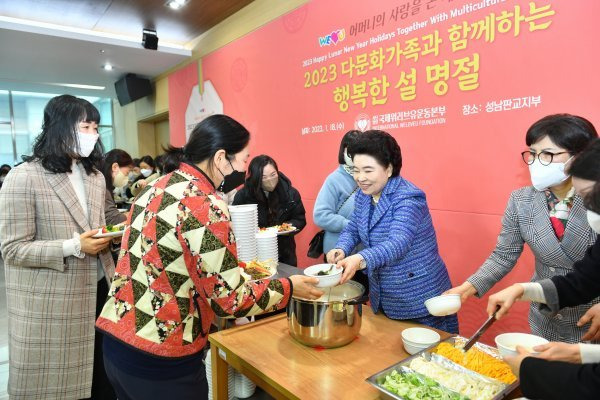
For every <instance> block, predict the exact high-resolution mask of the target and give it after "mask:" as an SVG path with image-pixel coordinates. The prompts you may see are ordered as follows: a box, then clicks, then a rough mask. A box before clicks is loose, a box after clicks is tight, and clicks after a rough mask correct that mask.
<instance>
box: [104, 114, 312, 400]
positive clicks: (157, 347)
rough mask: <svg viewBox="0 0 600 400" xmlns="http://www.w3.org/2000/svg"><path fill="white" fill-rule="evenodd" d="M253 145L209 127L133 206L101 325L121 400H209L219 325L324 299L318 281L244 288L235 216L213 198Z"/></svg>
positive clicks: (177, 151)
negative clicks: (208, 371)
mask: <svg viewBox="0 0 600 400" xmlns="http://www.w3.org/2000/svg"><path fill="white" fill-rule="evenodd" d="M249 141H250V134H249V133H248V131H247V130H246V128H244V127H243V126H242V125H241V124H239V123H238V122H237V121H235V120H233V119H232V118H230V117H228V116H225V115H213V116H210V117H208V118H206V119H205V120H203V121H202V122H200V123H199V124H198V125H197V126H196V127H195V128H194V130H193V132H192V134H191V136H190V140H189V142H188V143H187V144H186V145H185V146H184V147H183V148H170V149H169V151H168V154H169V156H170V157H179V158H180V159H181V161H182V162H181V164H180V165H179V168H178V169H176V170H175V171H172V172H171V173H169V174H167V175H165V176H163V177H161V178H159V179H157V180H155V181H154V182H151V183H148V185H147V186H146V187H145V188H144V189H143V190H142V191H141V192H140V193H139V195H138V196H137V198H136V200H135V203H134V205H133V207H132V211H131V212H130V215H129V220H128V223H129V225H130V226H129V228H128V229H127V230H126V231H125V234H124V236H123V242H122V243H123V244H122V248H121V254H120V257H119V262H118V265H117V268H116V272H115V277H114V279H113V281H112V285H111V288H110V291H109V298H108V300H107V302H106V304H105V305H104V309H103V310H102V313H101V315H100V317H99V318H98V321H97V324H96V325H97V327H98V329H100V330H102V331H103V332H105V333H106V335H105V340H104V356H105V357H104V358H105V363H106V370H107V374H108V376H109V379H110V381H111V383H112V384H113V386H114V388H115V391H116V392H117V395H118V398H119V399H120V400H128V399H150V398H173V399H178V400H185V399H206V398H207V396H208V385H207V382H206V377H205V372H204V365H203V363H202V358H201V355H202V352H201V350H202V349H203V347H204V346H205V345H206V340H207V336H208V332H209V329H210V325H211V323H212V321H213V319H214V317H215V315H216V316H219V317H224V318H227V317H231V318H236V317H243V316H249V315H254V314H260V313H263V312H268V311H275V310H278V309H281V308H283V307H285V305H286V304H287V302H288V300H289V298H290V296H291V294H292V292H293V293H294V295H296V296H299V297H304V298H309V299H315V298H318V297H319V296H320V295H321V294H322V292H320V291H318V290H317V289H316V288H315V287H314V285H315V284H316V283H317V279H316V278H309V277H305V276H300V275H295V276H292V277H290V278H289V279H287V278H285V279H274V280H269V279H265V280H259V281H252V282H246V281H244V279H243V278H242V277H241V275H240V268H239V267H238V260H237V257H236V245H235V238H234V236H233V233H232V231H231V227H230V220H229V211H228V209H227V205H226V204H225V202H224V201H223V200H221V199H220V198H219V197H218V196H217V195H216V193H215V190H216V188H217V187H223V186H228V181H229V180H230V179H232V177H233V178H235V177H236V176H237V175H239V172H241V171H244V170H245V165H246V162H247V160H248V155H249V154H248V142H249ZM236 172H237V173H236Z"/></svg>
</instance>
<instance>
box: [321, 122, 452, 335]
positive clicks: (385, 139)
mask: <svg viewBox="0 0 600 400" xmlns="http://www.w3.org/2000/svg"><path fill="white" fill-rule="evenodd" d="M348 153H349V154H350V157H351V158H352V161H353V163H354V169H353V172H354V179H355V181H356V182H357V184H358V187H359V188H360V191H358V192H357V193H356V199H355V202H354V212H353V213H352V215H351V217H350V222H349V223H348V225H347V226H346V228H344V230H343V231H342V233H341V235H340V237H339V239H338V242H337V244H336V246H335V248H334V249H332V250H331V251H330V252H329V253H328V254H327V260H328V261H329V262H331V263H337V264H338V266H341V267H343V268H344V272H343V275H342V280H341V283H344V282H346V281H348V280H349V279H351V278H352V277H353V276H354V274H355V273H356V272H357V271H359V270H366V272H367V276H368V278H369V288H370V291H369V300H370V302H371V308H372V309H373V311H374V312H376V313H377V312H382V313H384V314H385V315H386V316H387V317H389V318H391V319H397V320H412V321H414V322H417V323H421V324H424V325H428V326H431V327H434V328H437V329H441V330H444V331H446V332H451V333H458V319H457V317H456V315H449V316H445V317H434V316H432V315H430V314H429V313H428V311H427V309H426V308H425V305H424V302H425V300H427V299H429V298H431V297H435V296H438V295H440V294H442V293H443V292H444V291H446V290H448V289H449V288H450V287H451V285H450V278H449V276H448V271H447V269H446V265H445V264H444V262H443V261H442V258H441V257H440V255H439V252H438V246H437V240H436V236H435V230H434V228H433V223H432V220H431V215H430V213H429V208H428V206H427V201H426V199H425V193H423V191H422V190H421V189H419V188H418V187H416V186H415V185H414V184H412V183H411V182H409V181H407V180H406V179H404V178H402V177H401V176H400V169H401V167H402V154H401V151H400V146H399V145H398V143H397V142H396V140H395V139H394V138H393V137H392V136H391V135H390V134H389V133H387V132H383V131H377V130H373V131H367V132H365V133H363V134H361V135H360V137H359V139H358V140H357V141H356V142H354V143H352V144H351V145H350V146H349V148H348ZM359 243H362V245H363V246H364V249H362V250H361V251H359V252H358V253H357V254H354V255H351V256H348V257H346V255H347V254H350V252H351V251H352V249H354V247H355V246H356V245H357V244H359Z"/></svg>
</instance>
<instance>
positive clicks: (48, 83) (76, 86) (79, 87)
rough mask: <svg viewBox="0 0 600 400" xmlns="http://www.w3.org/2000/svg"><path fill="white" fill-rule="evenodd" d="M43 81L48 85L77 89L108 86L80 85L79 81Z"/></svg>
mask: <svg viewBox="0 0 600 400" xmlns="http://www.w3.org/2000/svg"><path fill="white" fill-rule="evenodd" d="M42 83H44V84H46V85H52V86H64V87H69V88H76V89H90V90H104V89H105V88H106V87H105V86H94V85H80V84H77V83H54V82H42Z"/></svg>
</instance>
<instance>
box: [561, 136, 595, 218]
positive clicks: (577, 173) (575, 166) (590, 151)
mask: <svg viewBox="0 0 600 400" xmlns="http://www.w3.org/2000/svg"><path fill="white" fill-rule="evenodd" d="M568 168H569V169H568V172H569V174H570V175H571V176H574V177H575V178H580V179H586V180H589V181H595V182H596V184H595V185H594V186H593V187H592V190H591V191H590V192H589V193H588V194H587V195H586V196H585V197H584V199H583V200H584V204H585V206H586V207H587V208H588V209H590V210H592V211H594V212H596V213H599V214H600V139H595V140H594V141H592V142H591V143H590V144H589V146H587V147H586V148H585V149H584V150H583V151H582V152H581V153H579V155H577V156H576V157H575V158H574V159H573V161H572V162H571V165H569V167H568Z"/></svg>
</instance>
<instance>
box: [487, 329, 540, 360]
mask: <svg viewBox="0 0 600 400" xmlns="http://www.w3.org/2000/svg"><path fill="white" fill-rule="evenodd" d="M494 340H495V341H496V346H497V347H498V351H499V352H500V355H501V356H502V357H506V356H516V355H517V349H516V347H517V346H522V347H525V349H526V350H527V351H529V352H530V353H533V354H537V352H535V351H533V348H534V347H535V346H539V345H541V344H546V343H549V342H548V341H547V340H546V339H544V338H543V337H539V336H535V335H530V334H529V333H502V334H500V335H498V336H496V339H494Z"/></svg>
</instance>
